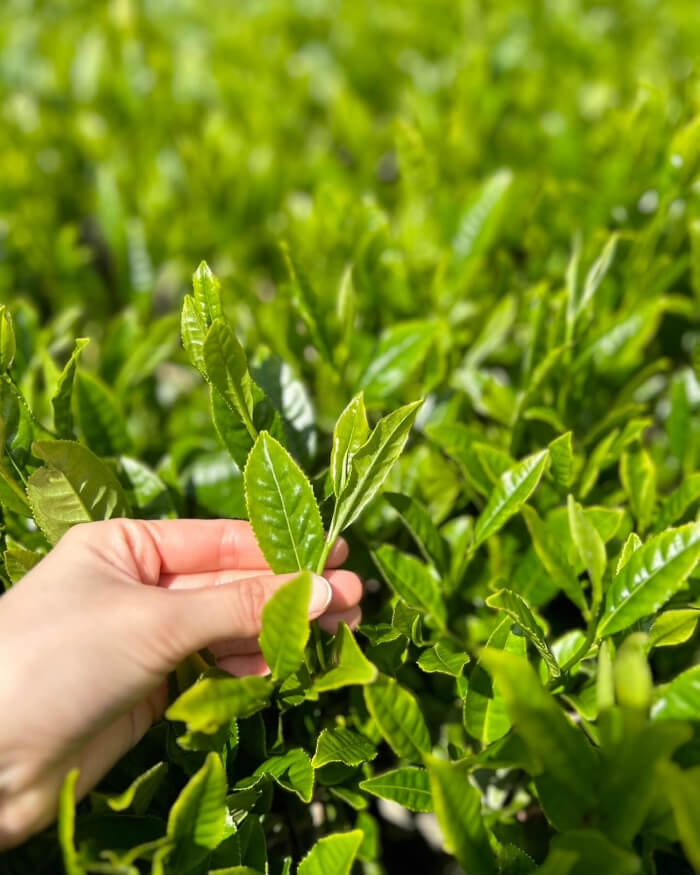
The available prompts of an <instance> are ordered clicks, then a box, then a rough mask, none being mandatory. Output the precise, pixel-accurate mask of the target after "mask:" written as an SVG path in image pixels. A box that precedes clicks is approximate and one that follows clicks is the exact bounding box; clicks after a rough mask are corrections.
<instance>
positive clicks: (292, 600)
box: [259, 573, 311, 680]
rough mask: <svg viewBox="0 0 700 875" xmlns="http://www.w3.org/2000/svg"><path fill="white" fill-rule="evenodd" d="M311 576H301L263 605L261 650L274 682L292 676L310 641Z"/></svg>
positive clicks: (301, 660)
mask: <svg viewBox="0 0 700 875" xmlns="http://www.w3.org/2000/svg"><path fill="white" fill-rule="evenodd" d="M310 600H311V575H310V574H308V573H306V574H300V575H299V577H297V578H296V579H295V580H292V581H290V582H289V583H286V584H285V585H284V586H283V587H281V588H280V589H278V590H277V592H276V593H275V594H274V595H273V596H272V597H271V598H269V599H268V600H267V602H265V605H264V607H263V611H262V632H261V634H260V639H259V640H260V650H261V651H262V654H263V656H264V657H265V662H266V663H267V664H268V666H269V668H270V671H271V672H272V677H273V679H274V680H284V678H286V677H288V676H289V675H290V674H293V673H294V672H295V671H296V670H297V669H298V668H299V666H300V665H301V663H302V662H303V660H304V650H305V648H306V642H307V641H308V640H309V632H310V629H309V602H310Z"/></svg>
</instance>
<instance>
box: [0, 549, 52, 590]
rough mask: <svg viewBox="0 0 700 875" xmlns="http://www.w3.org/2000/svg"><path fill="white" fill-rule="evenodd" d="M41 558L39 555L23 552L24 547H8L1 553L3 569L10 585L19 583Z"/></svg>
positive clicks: (28, 551) (29, 551) (32, 552)
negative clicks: (3, 562)
mask: <svg viewBox="0 0 700 875" xmlns="http://www.w3.org/2000/svg"><path fill="white" fill-rule="evenodd" d="M43 558H44V557H43V556H42V554H41V553H35V552H34V551H33V550H25V549H24V547H8V549H7V550H5V552H4V553H3V559H4V560H5V569H6V571H7V575H8V577H9V578H10V580H11V581H12V583H19V581H20V580H21V579H22V578H23V577H24V575H25V574H28V573H29V572H30V571H31V570H32V568H34V566H35V565H36V564H37V563H38V562H41V560H42V559H43Z"/></svg>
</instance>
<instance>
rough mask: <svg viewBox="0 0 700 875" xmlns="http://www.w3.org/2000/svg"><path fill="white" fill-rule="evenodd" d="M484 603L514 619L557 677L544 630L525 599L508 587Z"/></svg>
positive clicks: (555, 665)
mask: <svg viewBox="0 0 700 875" xmlns="http://www.w3.org/2000/svg"><path fill="white" fill-rule="evenodd" d="M486 604H487V605H488V606H489V607H490V608H495V609H496V610H497V611H503V612H504V613H505V614H508V616H509V617H511V618H512V619H513V620H515V622H516V623H517V624H518V626H520V628H521V630H522V632H523V634H524V635H525V636H526V637H527V638H528V639H529V640H530V641H531V642H532V644H533V645H534V646H535V647H536V648H537V650H538V651H539V652H540V655H541V656H542V658H543V659H544V661H545V662H546V664H547V668H548V669H549V672H550V674H551V675H552V677H558V676H559V675H560V674H561V669H560V668H559V664H558V663H557V660H556V657H555V656H554V654H553V653H552V650H551V648H550V646H549V644H548V643H547V640H546V639H545V637H544V632H543V631H542V628H541V626H540V624H539V623H538V622H537V620H536V618H535V615H534V614H533V613H532V610H531V609H530V606H529V605H528V603H527V602H526V601H525V599H523V598H522V597H521V596H519V595H518V594H517V593H515V592H512V591H511V590H509V589H500V590H499V591H498V592H496V593H494V594H493V595H492V596H489V597H488V598H487V599H486Z"/></svg>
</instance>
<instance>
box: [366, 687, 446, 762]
mask: <svg viewBox="0 0 700 875" xmlns="http://www.w3.org/2000/svg"><path fill="white" fill-rule="evenodd" d="M364 696H365V704H366V705H367V710H368V711H369V713H370V714H371V715H372V717H373V719H374V721H375V723H376V724H377V726H378V727H379V730H380V732H381V733H382V735H383V736H384V739H385V740H386V741H387V742H388V744H389V746H390V747H391V748H392V749H393V750H394V752H395V753H396V754H397V755H398V756H400V757H405V758H406V759H409V760H417V761H420V760H421V757H422V755H423V754H424V753H428V752H429V751H430V749H431V744H430V733H429V732H428V727H427V726H426V724H425V719H424V718H423V714H422V713H421V710H420V708H419V706H418V703H417V702H416V700H415V698H414V697H413V695H412V694H411V693H409V692H408V690H406V689H404V687H402V686H400V685H399V684H398V683H397V682H396V681H395V680H394V679H393V678H390V677H387V676H386V675H379V677H378V678H377V679H376V680H375V681H374V683H373V684H370V685H368V686H366V687H365V688H364Z"/></svg>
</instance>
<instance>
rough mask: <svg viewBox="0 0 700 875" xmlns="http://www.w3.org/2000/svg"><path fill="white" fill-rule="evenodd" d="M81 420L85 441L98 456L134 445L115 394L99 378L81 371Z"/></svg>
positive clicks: (115, 453)
mask: <svg viewBox="0 0 700 875" xmlns="http://www.w3.org/2000/svg"><path fill="white" fill-rule="evenodd" d="M75 395H76V400H77V408H78V422H79V424H80V431H81V432H82V435H83V438H84V439H85V442H86V443H87V444H88V446H89V447H90V449H91V450H92V451H93V452H94V453H96V454H97V455H99V456H118V455H119V454H120V453H125V452H127V451H128V450H129V447H130V446H131V439H130V438H129V435H128V433H127V430H126V424H125V422H126V421H125V417H124V413H123V412H122V410H121V409H120V406H119V402H118V401H117V399H116V397H115V395H114V393H113V392H112V391H111V390H110V389H109V388H108V387H107V386H106V385H105V384H104V383H103V382H102V381H101V380H99V379H98V378H97V377H95V376H94V375H93V374H89V373H81V372H78V374H77V377H76V393H75Z"/></svg>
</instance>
